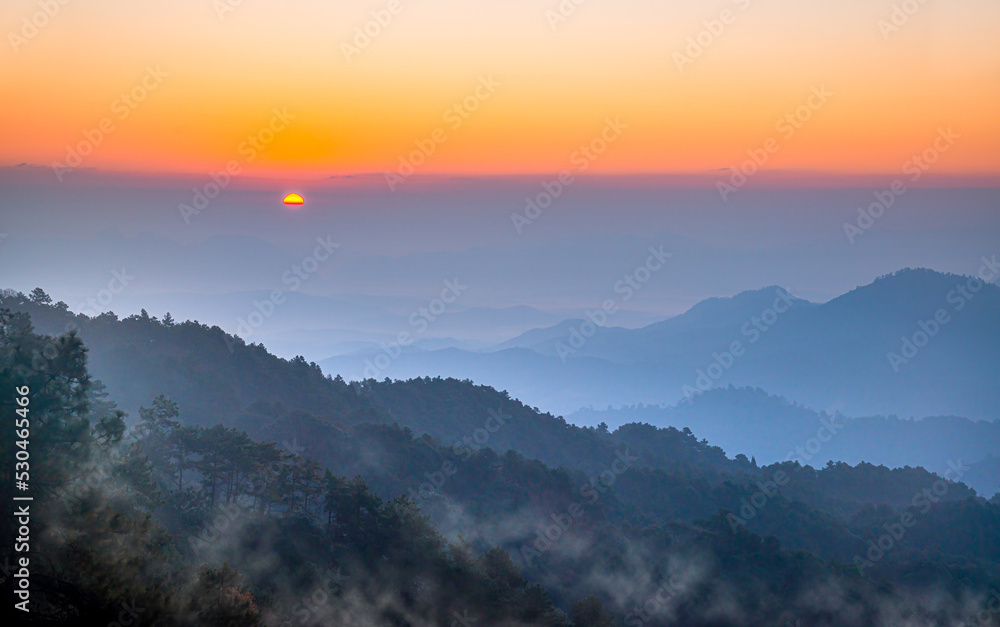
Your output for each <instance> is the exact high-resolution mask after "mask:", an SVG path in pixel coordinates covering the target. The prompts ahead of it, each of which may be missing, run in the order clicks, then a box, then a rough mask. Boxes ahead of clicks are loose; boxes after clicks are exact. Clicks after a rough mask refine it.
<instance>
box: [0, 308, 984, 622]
mask: <svg viewBox="0 0 1000 627" xmlns="http://www.w3.org/2000/svg"><path fill="white" fill-rule="evenodd" d="M2 305H3V307H5V308H6V309H5V310H4V311H3V313H2V315H0V389H2V390H3V394H4V396H3V399H2V401H0V403H2V404H0V406H2V407H3V411H4V414H5V419H9V420H11V421H13V416H14V414H13V412H14V409H15V404H14V403H13V402H12V399H13V398H14V397H15V393H14V390H15V388H17V387H20V386H25V385H26V386H28V387H29V388H30V390H31V395H30V397H31V405H30V407H31V414H30V415H31V420H32V425H33V432H32V438H31V451H32V458H31V459H32V466H31V468H32V472H31V476H32V482H31V484H32V488H31V489H32V490H33V493H34V495H35V496H36V499H35V501H34V504H33V509H32V542H31V544H32V553H31V555H32V585H33V589H32V608H33V613H32V620H33V621H34V622H33V623H32V624H53V625H54V624H67V623H72V624H109V623H112V622H114V621H117V620H119V616H125V617H126V618H128V617H130V616H131V617H133V618H136V619H137V620H138V621H139V622H140V623H142V624H157V625H255V624H260V625H330V624H334V625H338V624H343V625H362V626H365V625H370V626H373V627H374V626H376V625H379V626H381V625H400V626H402V625H413V626H415V627H416V626H425V625H426V626H430V625H463V624H479V625H509V626H511V627H513V626H519V625H523V626H529V625H553V626H565V627H570V626H576V627H582V626H591V625H594V626H603V627H607V626H610V625H630V626H632V625H653V626H656V625H696V626H697V625H706V626H707V625H729V624H733V625H736V624H786V623H791V624H797V621H801V623H802V624H826V625H887V624H910V625H936V624H951V623H955V622H958V621H962V620H968V619H969V617H971V616H974V615H976V614H978V613H980V612H982V611H984V610H985V611H988V608H989V604H990V602H991V601H990V599H991V596H990V595H991V594H994V591H995V590H996V589H997V587H998V585H1000V503H998V502H997V498H1000V496H998V497H993V499H992V501H987V500H986V498H983V497H982V496H980V495H977V494H976V493H975V492H974V491H973V490H972V489H970V488H969V487H967V486H966V485H965V484H963V483H962V482H961V477H959V476H957V475H956V474H954V473H953V474H952V475H951V479H954V480H951V479H949V478H947V477H942V476H939V475H935V474H933V473H931V472H929V471H927V470H925V469H923V468H918V467H903V468H888V467H885V466H879V465H873V464H868V463H859V464H846V463H832V462H831V463H829V464H825V465H822V466H819V467H814V466H811V465H808V464H803V463H800V462H799V461H782V462H778V463H773V464H763V463H759V461H758V460H757V459H755V458H753V457H752V456H747V455H744V454H742V453H741V452H739V451H732V452H729V453H728V454H727V451H724V450H723V449H721V448H719V447H717V446H713V445H712V444H711V443H710V442H708V441H706V440H703V439H702V440H699V439H698V437H697V436H696V434H695V433H693V432H692V431H691V430H690V429H686V428H680V429H677V428H673V427H655V426H652V425H649V424H642V423H629V424H624V425H622V426H620V427H618V428H616V429H613V430H612V429H609V428H608V427H607V425H605V424H601V425H598V426H597V427H578V426H575V425H572V424H570V423H567V422H566V421H565V420H563V419H562V418H559V417H555V416H552V415H549V414H544V413H541V412H538V411H536V410H535V409H533V408H530V407H527V406H526V405H524V404H523V403H520V402H519V401H517V400H516V399H514V398H512V397H511V396H510V395H509V394H506V393H505V392H502V391H497V390H494V389H492V388H490V387H488V386H481V385H476V384H474V383H473V382H471V381H461V380H456V379H442V378H421V379H413V380H409V381H388V380H386V381H374V380H368V381H362V382H357V383H353V384H351V383H347V382H345V381H343V380H342V379H340V378H339V377H332V378H331V377H327V376H324V375H323V374H322V372H321V371H320V370H319V369H318V368H317V367H315V365H313V364H309V363H306V362H305V361H304V360H298V359H293V360H282V359H278V358H276V357H273V356H271V355H270V354H268V353H267V351H266V350H265V349H264V348H263V347H260V346H254V345H246V344H244V343H242V341H240V340H237V339H236V338H233V337H231V336H227V335H225V334H224V333H222V332H221V330H219V329H217V328H209V327H206V326H204V325H199V324H197V323H192V322H180V323H178V322H176V321H174V320H168V319H166V317H164V318H165V319H162V320H158V319H156V318H154V317H151V316H149V315H148V314H145V313H143V314H140V315H138V316H134V317H131V318H128V319H124V320H118V319H116V317H115V316H113V315H111V314H105V315H103V316H100V317H97V318H87V317H86V316H78V315H73V314H71V313H69V312H67V311H66V309H65V308H62V307H60V306H59V305H58V304H52V303H51V302H48V301H46V300H45V298H44V297H43V296H42V294H33V295H31V296H30V297H29V296H26V295H23V294H17V293H14V294H6V295H5V296H4V298H3V302H2ZM36 320H39V321H40V322H39V324H41V325H42V326H44V327H45V328H47V329H57V330H56V331H55V332H54V333H52V334H43V333H39V332H38V331H36V330H35V328H34V326H33V325H34V324H35V321H36ZM70 323H72V324H73V325H74V326H73V327H71V328H70V329H69V330H68V331H66V326H67V324H70ZM228 344H231V345H232V346H233V350H232V351H230V350H229V348H228V346H227V345H228ZM97 353H101V354H102V357H101V359H102V360H103V362H102V365H100V368H102V369H104V368H107V369H106V370H102V376H103V372H108V373H109V374H111V375H112V378H115V377H117V378H118V379H117V382H116V384H115V387H114V388H112V387H111V386H108V385H107V384H106V383H103V382H101V381H98V380H96V379H95V378H94V374H93V372H94V369H95V368H96V364H94V363H93V362H92V359H91V357H92V355H94V354H97ZM114 356H117V358H118V359H120V360H121V362H122V365H119V366H117V368H118V369H115V368H113V367H108V364H110V363H112V362H113V361H114ZM209 374H211V378H210V379H209V382H208V383H206V382H200V383H199V381H198V379H199V378H201V377H203V376H208V375H209ZM248 382H249V383H248ZM125 388H129V389H130V392H129V393H130V394H134V395H138V394H139V393H140V392H141V393H142V394H145V398H144V399H142V400H141V402H139V403H138V404H137V406H135V407H134V409H133V408H132V406H131V405H129V406H127V407H128V408H129V409H128V411H124V410H122V409H120V407H122V405H120V404H118V403H117V399H116V394H117V390H120V389H125ZM157 388H159V389H157ZM130 402H131V401H130ZM189 408H191V409H189ZM13 437H14V436H13V433H12V430H5V431H4V432H3V435H2V438H3V440H4V441H3V449H2V454H0V475H2V477H3V483H2V485H3V488H2V490H4V494H3V496H4V497H5V499H4V502H5V503H8V504H9V503H11V502H12V501H11V498H12V496H13V494H12V490H13V487H12V486H13V485H14V482H13V477H12V470H13V468H14V466H13V461H14V460H13V459H12V452H13V451H14V450H15V448H14V443H13V441H12V438H13ZM5 507H8V508H9V505H7V506H5ZM10 513H11V512H10V511H8V512H7V513H6V514H5V518H4V520H5V523H4V526H3V533H4V539H3V541H4V543H5V546H13V538H14V534H16V530H15V529H12V528H10V527H9V526H8V524H7V522H6V521H9V520H12V517H11V516H10V515H9V514H10ZM956 529H961V530H962V532H961V533H955V532H954V530H956ZM8 569H9V566H7V565H6V563H5V572H4V579H3V584H2V586H3V588H4V594H6V595H8V598H12V595H13V588H14V586H15V585H16V579H15V578H14V577H13V576H12V574H13V573H12V572H11V571H9V570H8ZM3 612H4V615H5V617H7V618H10V619H20V618H22V617H21V616H17V615H16V614H14V613H13V612H14V610H13V609H12V608H11V607H10V606H9V605H6V606H4V609H3ZM123 613H124V614H123Z"/></svg>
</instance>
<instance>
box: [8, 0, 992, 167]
mask: <svg viewBox="0 0 1000 627" xmlns="http://www.w3.org/2000/svg"><path fill="white" fill-rule="evenodd" d="M64 1H65V2H66V5H65V6H61V5H58V2H57V1H56V0H53V3H54V5H58V6H59V9H58V11H57V12H55V14H54V15H52V16H44V17H39V16H38V15H39V14H40V11H41V9H39V4H38V2H37V0H35V1H30V0H29V1H25V0H5V2H4V3H3V6H2V8H0V24H2V25H3V27H4V31H5V33H6V35H7V45H6V47H5V48H4V50H3V52H2V53H0V54H2V55H3V58H2V61H0V86H2V90H3V94H4V98H2V99H0V138H2V141H0V165H15V164H18V163H22V162H27V163H32V164H39V165H45V166H49V165H51V164H52V163H53V162H56V161H58V162H63V163H65V162H66V160H67V147H71V146H73V147H79V146H80V143H81V142H83V143H84V145H83V147H82V148H83V150H84V151H86V150H87V148H88V146H87V145H86V144H87V143H88V141H90V140H87V139H86V138H85V135H84V132H85V131H92V130H93V129H99V128H100V125H101V124H102V121H103V123H104V124H105V128H108V129H111V130H110V132H107V133H102V132H98V133H94V132H91V133H90V136H91V138H93V139H100V142H99V143H97V142H94V143H97V145H95V146H93V150H92V151H91V152H90V154H88V155H86V156H84V157H82V158H81V161H80V166H79V167H95V168H100V169H108V170H138V171H169V172H195V173H197V172H206V171H210V170H218V169H221V168H222V167H224V166H225V164H226V163H227V162H229V161H233V160H235V161H237V162H238V163H239V165H240V168H241V171H242V172H244V173H249V174H262V175H269V176H273V175H288V176H292V175H303V176H316V177H320V176H328V175H331V174H344V173H363V172H385V171H391V170H395V169H396V168H397V166H398V163H399V159H400V156H401V155H406V154H408V153H410V152H411V151H413V150H415V149H416V143H415V142H417V141H424V142H425V143H426V141H427V140H428V138H431V137H434V136H435V134H436V136H437V137H438V138H442V137H443V138H444V139H445V141H444V142H443V143H441V144H440V145H436V147H435V150H434V152H433V154H431V155H430V156H429V157H427V158H426V159H425V160H424V163H422V164H421V165H419V167H418V168H417V171H418V172H419V173H421V174H437V173H476V174H506V173H534V172H546V173H547V172H553V171H558V170H562V169H566V168H569V167H571V155H572V154H573V153H574V151H576V150H577V149H578V148H579V147H580V146H581V145H583V144H589V143H590V142H591V141H592V140H593V139H595V138H597V137H599V136H600V134H601V132H602V130H603V129H604V127H605V120H606V119H607V118H609V117H610V118H611V119H620V120H621V122H622V123H624V124H625V125H627V127H628V128H627V129H625V130H623V131H622V132H621V135H620V137H618V138H617V139H615V141H614V142H613V143H612V144H611V145H610V147H609V149H608V150H607V152H606V153H604V154H602V155H600V156H598V157H597V158H596V159H594V160H593V161H592V162H590V163H589V165H590V168H589V169H590V171H592V172H602V173H618V172H704V171H711V170H716V169H719V168H726V167H730V166H734V165H737V164H738V163H739V162H741V161H743V160H745V159H746V158H747V150H751V149H758V148H760V147H761V146H763V145H764V142H765V141H766V140H767V139H768V138H775V139H776V140H777V142H778V150H777V151H776V152H774V154H772V155H770V156H769V158H768V161H767V163H766V164H765V168H766V169H796V170H798V169H802V170H813V171H816V170H818V171H827V172H838V173H841V172H851V173H883V172H884V173H898V172H899V171H900V170H901V168H902V167H903V164H904V163H905V162H906V161H907V160H908V159H910V158H911V156H912V155H914V154H917V153H920V152H921V151H923V150H925V149H926V148H929V147H930V146H932V145H933V141H934V138H935V136H936V134H937V132H938V129H939V128H948V127H951V128H952V129H953V130H954V131H955V132H956V133H958V134H959V135H960V136H961V138H960V139H959V140H958V141H957V142H956V143H955V145H954V146H953V147H952V148H951V149H950V150H949V151H948V153H947V154H944V155H942V156H941V158H940V159H939V160H938V161H937V163H935V164H934V166H933V169H934V172H935V173H941V174H983V173H985V174H998V173H1000V45H998V44H997V38H996V33H997V32H998V29H1000V4H998V3H997V2H995V1H993V0H963V1H962V2H950V3H949V2H944V1H943V0H927V1H926V2H925V3H924V4H923V5H919V3H917V5H918V6H920V8H919V10H917V11H916V12H915V14H913V15H912V16H907V17H906V19H905V22H903V20H901V19H898V16H897V22H898V23H900V26H899V27H898V30H893V31H891V32H890V31H887V30H886V29H885V28H883V29H882V30H881V31H880V27H879V22H880V20H885V21H886V23H888V22H889V20H890V19H891V16H892V13H893V4H894V3H896V4H898V3H899V0H891V1H883V0H842V1H840V2H837V3H814V2H809V3H806V2H801V0H735V1H734V0H717V1H714V2H708V1H701V0H697V1H694V0H691V1H688V2H683V3H680V2H653V1H652V0H614V1H612V0H587V1H586V2H584V3H583V4H582V6H580V7H579V8H578V9H576V11H575V12H574V13H573V14H572V15H569V16H567V17H566V19H565V20H564V21H558V22H554V27H553V25H552V24H551V23H550V21H551V20H552V15H555V14H556V13H558V11H559V6H560V2H559V1H558V0H505V1H504V2H500V1H489V0H481V1H475V2H473V1H471V0H462V1H459V0H398V3H395V2H389V1H388V0H384V1H383V0H366V1H363V2H360V1H352V2H347V1H346V0H336V1H332V2H331V1H330V0H289V1H283V2H273V1H267V0H242V2H240V1H239V0H172V1H171V2H169V3H167V2H160V3H151V2H149V3H147V2H143V3H137V2H135V1H134V0H86V1H84V0H64ZM569 1H570V0H566V2H567V3H568V2H569ZM913 1H914V2H915V1H916V0H913ZM229 4H235V5H238V6H235V7H234V8H233V10H232V11H229V12H226V13H223V14H221V15H220V14H219V11H218V7H219V6H229ZM564 5H565V3H564ZM674 5H679V6H674ZM388 7H393V8H396V9H397V14H396V15H390V14H388V13H382V14H381V15H382V19H383V21H387V22H388V23H387V24H386V25H385V26H381V27H380V29H381V32H380V33H379V34H378V35H377V36H375V37H373V38H371V41H370V43H369V44H368V45H367V46H366V47H364V48H363V49H360V48H359V49H358V51H357V53H356V54H354V53H350V51H348V53H346V54H345V50H344V48H343V45H344V44H345V43H350V42H352V40H353V39H354V37H355V34H356V28H358V27H360V28H363V27H365V25H366V24H367V23H369V22H370V21H372V20H373V19H374V18H373V15H372V12H383V11H386V10H387V8H388ZM724 10H726V11H730V12H731V13H729V14H723V13H722V12H723V11H724ZM548 12H551V13H548ZM387 15H390V17H391V20H387V18H386V16H387ZM722 17H725V18H726V19H727V20H728V21H729V22H730V23H728V24H723V23H722V22H721V19H720V18H722ZM32 18H34V19H35V20H36V22H38V23H41V24H43V25H42V26H41V27H39V28H37V29H33V28H32V27H26V26H25V24H26V20H28V21H30V20H31V19H32ZM715 20H720V21H719V22H718V23H717V24H715V27H716V30H717V31H718V33H719V34H718V35H711V36H710V35H709V34H707V33H705V34H702V36H701V37H702V41H703V42H708V45H707V46H705V47H704V49H703V50H702V52H701V54H700V55H699V56H698V58H696V59H692V61H691V62H690V63H684V64H683V65H684V67H683V69H679V68H678V62H677V58H676V57H675V54H685V48H686V46H687V45H688V38H689V37H693V38H697V37H698V36H699V33H700V32H701V31H703V30H704V29H705V28H706V26H705V22H706V21H709V22H712V21H715ZM720 25H721V28H720ZM369 28H370V29H372V31H373V32H374V30H375V27H374V26H369ZM348 56H350V60H348V58H347V57H348ZM147 68H153V69H154V70H156V68H159V69H160V72H161V75H160V76H159V77H156V76H148V70H147ZM154 74H155V72H154ZM162 74H165V76H164V75H162ZM488 77H492V80H493V82H494V83H499V84H498V85H497V86H496V87H495V88H494V89H493V91H492V92H488V91H485V90H484V89H482V88H481V89H480V95H481V96H482V95H487V94H488V98H485V99H482V100H479V101H471V100H470V101H469V102H470V103H472V104H475V105H477V110H475V111H472V112H469V113H468V117H467V118H455V117H454V114H452V115H451V116H449V117H446V114H445V112H446V111H447V110H449V109H450V108H452V107H454V106H455V105H456V104H460V103H462V102H463V101H465V100H466V99H467V98H469V97H474V96H473V95H474V94H475V93H476V89H477V85H479V84H480V81H481V80H482V79H485V78H488ZM144 79H145V80H146V83H147V86H155V88H154V89H151V90H149V91H148V94H147V96H146V98H145V99H144V100H143V101H142V102H138V103H134V104H135V106H134V108H127V109H125V108H123V107H122V105H123V102H122V100H121V94H123V93H128V92H130V91H131V90H133V89H134V88H137V86H139V85H141V84H142V81H143V80H144ZM820 86H825V88H826V90H827V91H829V92H832V93H833V96H832V97H830V98H829V100H828V101H827V102H825V103H823V104H822V105H821V106H819V107H818V108H816V109H815V110H812V111H809V120H808V121H806V122H804V123H802V124H801V128H797V129H796V130H795V132H794V134H793V135H791V136H790V137H787V136H785V135H784V134H783V133H782V132H780V131H779V130H778V128H777V127H776V123H777V122H778V121H779V120H781V119H782V118H783V117H784V116H785V115H786V114H789V113H792V112H794V111H796V109H798V108H799V107H801V106H803V105H806V103H807V101H808V98H809V96H810V93H811V91H812V89H813V88H818V87H820ZM142 91H143V88H137V92H136V93H137V94H139V95H142ZM814 102H815V100H814ZM125 106H126V107H127V106H128V105H125ZM275 108H278V109H279V110H281V109H284V110H287V112H288V113H289V114H290V115H291V116H294V119H293V120H291V121H289V122H288V123H287V125H282V123H280V122H279V123H276V127H277V126H282V128H281V130H279V131H277V132H275V133H274V135H273V138H270V143H267V144H266V146H264V147H263V149H262V150H255V151H254V155H253V158H252V159H251V158H250V154H251V151H250V150H249V149H248V148H247V145H243V146H242V147H241V144H242V142H244V141H246V138H247V137H248V136H250V135H255V134H257V133H258V132H260V131H261V130H262V129H264V128H265V127H267V125H268V124H269V123H271V121H272V117H273V113H272V111H273V110H274V109H275ZM126 110H127V117H126V116H125V112H126ZM456 120H460V122H461V123H460V124H457V123H456ZM112 126H113V128H112ZM786 128H787V127H786ZM263 137H265V138H267V132H265V133H264V135H263Z"/></svg>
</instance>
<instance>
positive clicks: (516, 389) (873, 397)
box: [320, 269, 1000, 419]
mask: <svg viewBox="0 0 1000 627" xmlns="http://www.w3.org/2000/svg"><path fill="white" fill-rule="evenodd" d="M974 290H975V291H974ZM594 318H596V319H597V321H598V322H600V316H599V315H595V316H594ZM320 365H321V366H322V367H323V369H324V370H325V371H326V372H330V373H339V374H342V375H343V376H344V377H345V378H354V379H357V378H376V379H382V378H384V377H389V378H393V379H396V378H399V379H405V378H411V377H417V376H438V375H440V376H452V377H456V378H471V379H473V380H475V381H477V382H481V383H485V384H488V385H491V386H493V387H497V388H499V389H506V390H508V391H509V392H510V393H511V394H513V395H515V396H517V397H518V398H521V399H523V400H524V401H525V402H528V403H532V404H537V405H538V406H540V407H542V408H543V409H546V410H549V411H553V412H555V413H570V412H572V411H575V410H578V409H581V408H587V407H591V408H594V407H598V408H600V407H608V406H621V405H633V404H635V403H644V404H673V403H676V402H677V401H679V400H681V399H683V398H687V397H690V396H692V395H693V394H696V393H699V392H702V391H705V390H707V389H710V388H713V387H718V386H727V385H735V386H741V387H742V386H749V387H760V388H763V389H765V390H767V391H768V392H770V393H773V394H778V395H780V396H784V397H786V398H788V399H790V400H792V401H794V402H798V403H802V404H804V405H806V406H808V407H812V408H815V409H817V410H823V411H827V412H830V413H834V412H840V413H843V414H846V415H851V416H863V415H874V414H883V415H899V416H903V417H924V416H934V415H959V416H966V417H969V418H972V419H983V418H996V417H998V416H1000V410H998V409H997V408H998V407H1000V386H997V385H996V381H997V376H998V374H1000V288H997V286H996V285H993V284H988V285H984V284H983V282H982V281H978V280H977V279H974V278H970V277H966V276H959V275H954V274H943V273H939V272H935V271H932V270H926V269H906V270H902V271H899V272H896V273H894V274H891V275H887V276H883V277H881V278H879V279H877V280H876V281H874V282H873V283H871V284H869V285H865V286H863V287H859V288H857V289H855V290H853V291H851V292H849V293H847V294H843V295H842V296H839V297H837V298H835V299H833V300H831V301H829V302H826V303H822V304H817V303H812V302H808V301H806V300H802V299H799V298H796V297H794V296H793V295H791V294H789V293H788V292H786V291H785V290H783V289H781V288H779V287H776V286H773V287H768V288H764V289H759V290H754V291H749V292H743V293H741V294H738V295H737V296H734V297H732V298H712V299H708V300H705V301H702V302H700V303H698V304H697V305H695V306H694V307H692V308H691V309H690V310H688V311H687V312H685V313H684V314H682V315H679V316H676V317H673V318H670V319H667V320H664V321H662V322H658V323H655V324H652V325H649V326H645V327H642V328H638V329H624V328H617V327H613V326H604V327H601V326H597V325H595V324H593V322H592V321H590V320H587V319H586V318H584V319H578V320H567V321H564V322H562V323H559V324H557V325H554V326H550V327H544V328H538V329H534V330H531V331H528V332H527V333H524V334H522V335H520V336H518V337H516V338H514V339H512V340H510V341H507V342H503V343H501V344H498V345H496V346H494V347H491V348H489V349H485V350H480V351H470V350H462V349H458V348H445V349H440V350H421V349H416V348H411V349H410V350H403V351H398V352H394V351H392V350H389V351H386V350H384V349H383V350H375V351H367V352H365V351H363V352H362V353H360V354H354V355H352V356H350V357H349V358H348V357H332V358H330V359H325V360H323V361H321V362H320Z"/></svg>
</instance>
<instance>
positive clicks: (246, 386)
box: [0, 290, 386, 426]
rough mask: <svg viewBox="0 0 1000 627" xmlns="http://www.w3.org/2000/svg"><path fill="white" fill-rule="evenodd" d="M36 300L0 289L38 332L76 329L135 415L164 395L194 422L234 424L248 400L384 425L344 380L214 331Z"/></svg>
mask: <svg viewBox="0 0 1000 627" xmlns="http://www.w3.org/2000/svg"><path fill="white" fill-rule="evenodd" d="M48 301H49V299H48V298H47V297H45V296H42V295H40V294H37V293H36V294H35V297H34V298H32V297H29V296H25V295H24V294H19V293H17V292H12V291H10V290H5V291H4V292H3V293H2V294H0V308H8V309H10V310H11V311H15V312H17V311H20V312H24V313H27V314H29V315H30V316H31V320H32V323H33V324H34V326H35V329H36V331H37V332H38V333H41V334H45V335H61V334H63V333H65V332H66V331H67V330H70V329H75V330H76V331H77V332H78V333H79V336H80V338H81V339H82V340H83V342H84V344H85V345H86V347H87V350H88V362H89V364H90V371H91V373H92V375H93V376H94V377H95V378H97V379H99V380H101V381H102V382H103V383H104V385H106V386H107V389H108V392H109V394H110V395H111V396H112V397H113V398H114V399H115V400H116V401H117V403H118V405H119V406H120V407H121V408H122V409H124V410H125V411H126V412H128V413H129V414H130V415H132V416H135V415H136V411H137V410H138V408H139V407H140V406H141V405H143V404H144V403H148V402H149V399H151V398H154V397H156V396H158V395H159V394H165V395H166V396H168V397H169V398H171V399H173V400H174V401H175V402H177V403H178V404H179V405H180V406H181V407H183V408H184V411H185V416H186V417H187V419H188V420H189V421H191V422H193V423H195V424H202V425H212V424H217V423H220V422H221V423H223V424H229V423H232V422H233V420H234V419H235V417H236V416H238V415H239V414H240V413H241V412H242V411H243V410H244V409H245V408H247V407H249V406H250V405H252V404H253V403H254V402H257V401H263V402H271V403H280V404H282V405H283V406H285V407H286V408H288V409H290V410H302V411H308V412H310V413H312V414H315V415H316V416H319V417H320V418H322V419H324V420H329V421H331V422H332V423H334V424H337V425H341V426H347V425H351V424H357V423H361V422H383V421H384V420H385V419H386V417H385V415H384V414H383V413H382V412H381V411H380V410H379V409H377V408H376V407H375V406H374V405H373V404H372V403H371V402H369V401H368V400H367V399H365V398H363V397H359V396H358V394H357V393H356V392H355V391H354V390H353V389H351V387H350V386H349V385H348V384H347V383H345V382H344V381H343V380H342V379H339V378H336V379H331V378H328V377H325V376H324V375H323V373H322V371H321V370H320V369H319V367H318V366H316V365H315V364H310V363H306V361H305V360H304V359H301V358H297V359H292V360H285V359H281V358H279V357H275V356H274V355H272V354H271V353H269V352H268V351H267V350H266V349H265V348H264V347H263V346H262V345H259V344H246V343H245V342H244V341H243V340H242V339H240V338H239V337H236V336H232V335H228V334H227V333H225V332H224V331H223V330H222V329H220V328H219V327H209V326H207V325H204V324H199V323H198V322H191V321H188V322H174V321H173V320H172V319H171V318H169V317H168V315H165V316H164V318H163V319H162V320H160V319H157V318H156V317H151V316H148V315H146V314H145V310H143V314H142V315H135V316H130V317H128V318H123V319H120V320H119V319H118V317H117V316H116V315H115V314H113V313H106V314H102V315H100V316H96V317H93V318H90V317H88V316H85V315H77V314H74V313H72V312H71V311H69V309H68V308H66V306H65V305H64V304H62V303H57V304H52V303H51V302H48Z"/></svg>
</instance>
